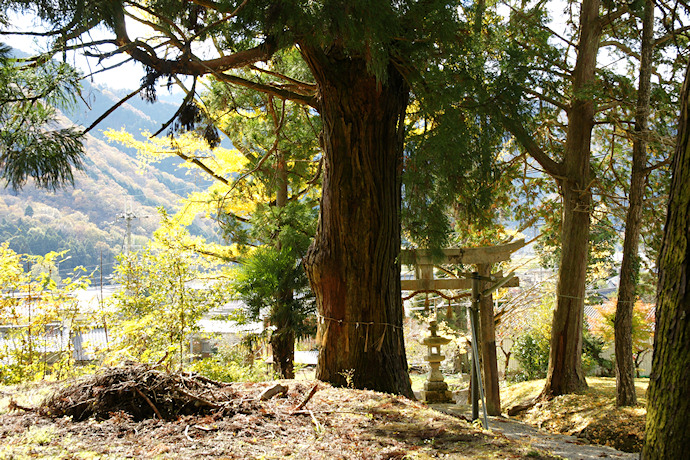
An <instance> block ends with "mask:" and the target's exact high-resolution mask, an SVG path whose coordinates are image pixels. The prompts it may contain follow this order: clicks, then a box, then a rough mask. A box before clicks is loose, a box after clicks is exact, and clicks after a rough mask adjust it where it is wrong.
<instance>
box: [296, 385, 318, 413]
mask: <svg viewBox="0 0 690 460" xmlns="http://www.w3.org/2000/svg"><path fill="white" fill-rule="evenodd" d="M318 389H319V384H318V383H315V384H314V386H313V387H312V389H311V391H310V392H309V394H308V395H307V397H306V398H304V400H303V401H302V402H301V403H299V406H297V407H296V408H295V412H297V411H300V410H302V409H304V406H306V405H307V403H308V402H309V400H310V399H311V398H312V396H314V394H315V393H316V390H318Z"/></svg>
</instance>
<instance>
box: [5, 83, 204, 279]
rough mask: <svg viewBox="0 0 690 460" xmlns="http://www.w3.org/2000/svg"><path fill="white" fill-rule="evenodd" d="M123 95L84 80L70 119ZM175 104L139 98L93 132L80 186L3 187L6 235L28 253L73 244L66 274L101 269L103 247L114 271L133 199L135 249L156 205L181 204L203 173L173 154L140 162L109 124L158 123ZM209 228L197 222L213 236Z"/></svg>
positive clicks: (106, 268) (150, 126)
mask: <svg viewBox="0 0 690 460" xmlns="http://www.w3.org/2000/svg"><path fill="white" fill-rule="evenodd" d="M118 100H119V94H115V93H113V92H111V91H110V90H108V89H105V88H102V87H95V86H92V85H91V84H90V83H89V82H88V81H84V83H83V89H82V94H81V98H80V102H79V104H78V106H77V107H75V108H74V109H73V110H72V111H70V112H66V113H65V114H64V115H65V118H64V119H63V121H64V123H65V124H78V125H81V126H88V125H90V124H91V123H92V122H93V121H94V120H95V119H97V118H98V117H99V116H100V115H101V114H103V113H104V112H105V111H106V110H107V109H108V108H109V107H110V106H111V105H113V104H114V103H115V102H117V101H118ZM174 111H175V106H174V105H173V104H165V103H157V104H153V105H152V104H147V103H145V102H144V101H142V100H141V99H140V98H139V97H138V96H137V97H135V98H132V99H131V100H130V101H129V103H128V104H126V105H125V106H123V107H121V108H120V109H119V110H117V111H115V112H114V113H113V114H111V115H110V116H109V117H107V118H106V119H105V120H104V121H103V122H101V123H100V124H99V125H98V126H97V127H96V128H95V129H94V130H92V131H91V132H90V134H89V135H88V136H87V140H86V143H85V148H86V157H85V166H86V169H85V171H83V172H77V174H76V176H75V179H76V180H75V184H74V187H66V188H64V189H62V190H58V191H55V192H52V191H48V190H44V189H38V188H36V187H34V186H33V185H31V184H29V185H27V186H26V187H24V188H23V189H22V190H19V191H13V190H11V189H9V188H2V189H0V241H9V242H10V247H11V248H12V249H14V250H15V251H17V252H20V253H27V254H35V255H44V254H46V253H47V252H50V251H63V250H69V252H68V253H67V254H66V255H65V257H69V258H68V259H66V260H65V261H64V262H62V263H61V264H60V267H59V269H60V273H61V275H62V276H65V275H66V274H67V273H68V272H70V271H71V270H72V268H74V267H76V266H79V265H82V266H84V267H86V268H87V271H88V272H92V271H94V270H97V269H98V268H99V267H100V263H101V260H100V259H101V254H102V256H103V273H104V275H106V276H107V275H108V274H110V272H111V270H112V267H113V263H114V258H115V256H116V255H117V254H119V253H120V252H121V251H122V250H123V249H124V241H125V228H126V223H125V220H124V218H123V217H124V213H125V210H126V207H127V210H128V211H131V212H132V213H133V215H135V216H137V218H135V219H132V220H131V223H132V244H133V247H134V249H136V248H137V247H138V246H140V245H141V244H142V243H143V241H144V240H145V239H146V238H148V237H149V236H150V235H151V233H152V232H153V231H154V230H155V229H156V228H157V225H158V221H159V218H158V211H157V207H160V206H162V207H164V208H166V209H167V210H169V211H170V210H174V209H175V208H176V207H177V206H178V201H179V198H180V196H184V195H186V193H187V192H189V191H191V190H194V189H195V188H196V185H197V183H200V181H203V178H201V177H193V176H187V175H185V172H184V171H183V170H181V169H180V168H177V166H176V164H175V163H174V162H172V161H169V162H167V163H163V164H161V165H156V166H149V167H147V168H146V169H141V168H139V165H138V162H137V160H136V157H135V155H136V152H134V151H133V150H129V151H128V150H127V149H125V148H122V147H119V146H116V145H114V144H111V143H108V142H106V141H105V140H104V137H103V135H102V132H103V131H104V130H106V129H108V128H114V129H120V128H123V127H124V128H125V129H127V130H128V131H130V132H132V133H138V132H139V131H140V130H149V131H152V130H153V131H155V130H157V129H158V128H159V127H160V126H161V125H162V124H163V123H164V122H165V121H166V120H167V119H168V118H169V117H170V116H171V115H172V114H173V113H174ZM3 185H4V184H3ZM210 228H211V227H210V226H205V228H201V227H199V226H198V225H197V226H194V227H193V228H192V229H191V230H192V231H194V232H196V233H200V234H202V235H205V236H210V234H209V232H211V231H212V230H210Z"/></svg>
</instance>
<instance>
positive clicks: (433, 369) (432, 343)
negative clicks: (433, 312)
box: [421, 321, 453, 403]
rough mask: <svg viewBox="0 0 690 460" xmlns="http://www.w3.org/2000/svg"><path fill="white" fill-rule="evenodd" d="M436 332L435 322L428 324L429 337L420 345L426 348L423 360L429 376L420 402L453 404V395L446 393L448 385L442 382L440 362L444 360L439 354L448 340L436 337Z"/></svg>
mask: <svg viewBox="0 0 690 460" xmlns="http://www.w3.org/2000/svg"><path fill="white" fill-rule="evenodd" d="M437 330H438V326H437V325H436V321H431V322H430V323H429V331H430V332H431V335H429V336H428V337H425V338H424V340H422V344H423V345H426V346H427V348H428V353H427V356H426V357H425V358H424V359H426V360H427V361H428V362H429V374H428V375H427V380H426V382H424V389H423V390H422V392H421V395H422V401H424V402H426V403H449V402H453V395H452V393H451V392H450V391H448V384H447V383H446V382H444V381H443V374H442V373H441V362H442V361H443V360H444V359H446V357H445V356H443V355H442V354H441V345H447V344H448V342H450V339H448V338H446V337H440V336H439V335H437V334H436V331H437Z"/></svg>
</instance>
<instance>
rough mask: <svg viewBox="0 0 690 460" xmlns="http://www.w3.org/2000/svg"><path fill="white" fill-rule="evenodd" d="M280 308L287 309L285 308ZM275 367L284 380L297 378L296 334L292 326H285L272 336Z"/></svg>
mask: <svg viewBox="0 0 690 460" xmlns="http://www.w3.org/2000/svg"><path fill="white" fill-rule="evenodd" d="M278 308H285V307H284V306H282V307H278ZM271 349H272V350H273V367H274V369H275V371H276V372H277V373H278V375H280V378H282V379H294V378H295V365H294V362H295V332H294V330H293V328H292V326H291V325H285V324H283V325H282V327H280V328H278V329H276V330H275V331H274V333H273V334H272V335H271Z"/></svg>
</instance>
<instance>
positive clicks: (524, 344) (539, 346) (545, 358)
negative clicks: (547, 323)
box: [513, 330, 550, 382]
mask: <svg viewBox="0 0 690 460" xmlns="http://www.w3.org/2000/svg"><path fill="white" fill-rule="evenodd" d="M549 349H550V338H549V337H545V336H544V335H543V334H540V333H538V332H537V331H536V330H532V331H530V332H528V333H526V334H523V335H521V336H519V337H517V339H516V340H515V344H514V345H513V354H514V356H515V359H516V360H517V361H518V363H520V368H521V370H520V372H519V373H518V374H517V375H515V376H514V380H515V381H517V382H522V381H525V380H534V379H541V378H544V377H546V371H547V369H548V367H549Z"/></svg>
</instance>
